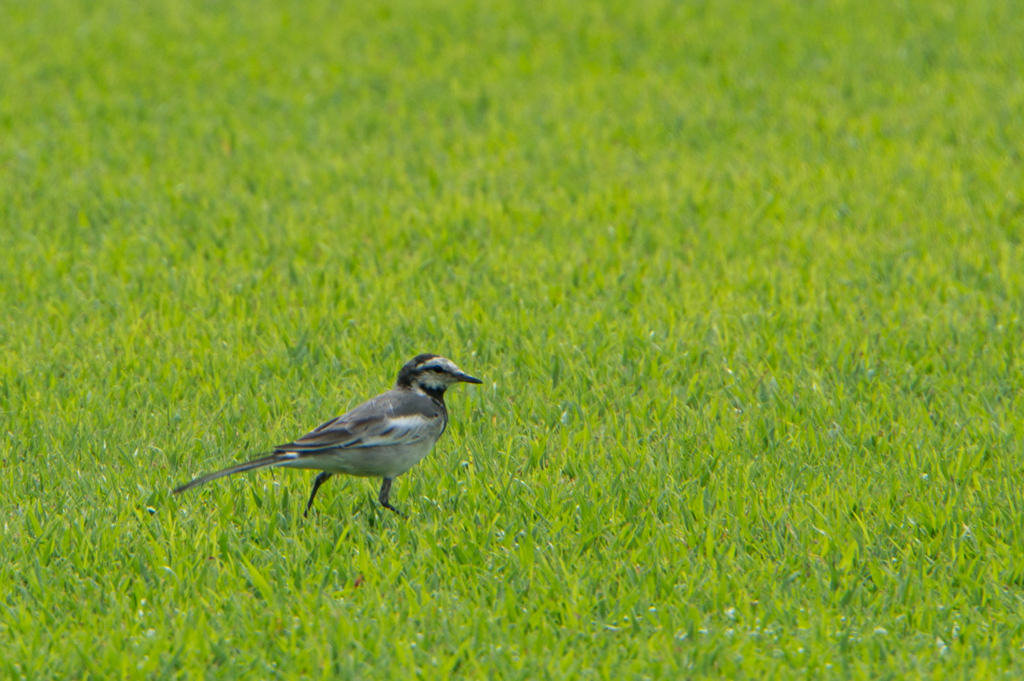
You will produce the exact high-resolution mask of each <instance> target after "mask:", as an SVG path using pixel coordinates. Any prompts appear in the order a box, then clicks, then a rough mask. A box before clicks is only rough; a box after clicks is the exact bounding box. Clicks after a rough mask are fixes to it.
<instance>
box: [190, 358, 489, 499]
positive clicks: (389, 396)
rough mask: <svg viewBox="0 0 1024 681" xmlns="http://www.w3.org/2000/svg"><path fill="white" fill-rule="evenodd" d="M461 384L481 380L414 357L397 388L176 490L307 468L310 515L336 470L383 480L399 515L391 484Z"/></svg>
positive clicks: (436, 430) (423, 451)
mask: <svg viewBox="0 0 1024 681" xmlns="http://www.w3.org/2000/svg"><path fill="white" fill-rule="evenodd" d="M460 382H461V383H482V381H481V380H480V379H479V378H473V377H472V376H470V375H468V374H466V373H465V372H463V371H462V369H460V368H459V367H457V366H455V363H454V362H452V361H451V360H450V359H446V358H444V357H441V356H439V355H431V354H422V355H416V356H415V357H413V358H412V359H411V360H409V361H408V362H406V364H405V366H403V367H402V369H401V371H399V372H398V380H397V381H396V382H395V387H393V388H392V389H391V390H389V391H387V392H386V393H383V394H381V395H378V396H377V397H374V398H373V399H371V400H367V401H366V402H363V403H362V404H360V405H359V406H358V407H356V408H355V409H353V410H352V411H349V412H347V413H345V414H342V415H341V416H339V417H338V418H336V419H332V420H330V421H327V422H326V423H323V424H321V425H319V426H317V427H316V428H315V429H313V430H312V431H310V432H309V433H306V434H305V435H303V436H302V437H300V438H299V439H298V440H295V441H294V442H289V443H287V444H283V445H280V446H279V447H275V448H274V451H273V452H272V453H271V454H270V455H269V456H265V457H263V458H260V459H254V460H253V461H247V462H246V463H241V464H238V465H237V466H232V467H231V468H225V469H224V470H221V471H217V472H216V473H210V474H208V475H204V476H202V477H200V478H196V479H195V480H193V481H192V482H190V483H188V484H185V485H182V486H181V487H178V488H177V489H175V490H174V493H175V494H181V493H182V492H184V491H185V490H189V489H192V488H193V487H198V486H199V485H202V484H203V483H204V482H209V481H210V480H216V479H217V478H222V477H224V476H225V475H231V474H233V473H241V472H243V471H251V470H255V469H257V468H268V467H270V466H282V467H285V468H306V469H312V470H319V471H322V473H320V475H318V476H316V478H315V479H314V480H313V491H312V492H311V493H310V495H309V502H307V503H306V512H305V514H304V515H307V516H308V515H309V509H310V508H312V507H313V499H314V498H316V493H317V491H319V489H320V485H322V484H324V483H325V482H327V480H328V479H329V478H330V477H331V476H332V475H335V474H336V473H345V474H346V475H355V476H358V477H363V478H383V479H384V482H383V484H382V485H381V488H380V494H379V495H378V496H377V500H378V501H380V504H381V506H383V507H384V508H387V509H390V510H392V511H394V512H395V513H398V515H402V514H401V512H400V511H399V510H398V509H397V508H395V507H394V506H392V505H391V503H390V502H389V501H388V498H389V495H390V494H391V483H392V482H394V479H395V478H397V477H398V476H399V475H401V474H402V473H405V472H406V471H407V470H409V469H410V468H412V467H413V466H415V465H416V464H417V463H419V462H420V460H421V459H422V458H423V457H425V456H426V455H427V454H429V453H430V450H431V449H433V447H434V443H435V442H437V439H438V438H439V437H441V433H443V432H444V431H445V428H447V427H448V409H447V408H446V407H445V404H444V391H445V390H447V389H448V388H449V387H451V386H452V385H453V384H455V383H460Z"/></svg>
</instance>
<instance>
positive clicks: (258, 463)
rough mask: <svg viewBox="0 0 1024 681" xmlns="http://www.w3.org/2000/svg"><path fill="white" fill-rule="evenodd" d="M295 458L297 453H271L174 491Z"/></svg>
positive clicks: (179, 491) (188, 488)
mask: <svg viewBox="0 0 1024 681" xmlns="http://www.w3.org/2000/svg"><path fill="white" fill-rule="evenodd" d="M294 458H295V455H294V454H292V453H290V452H288V453H278V454H271V455H270V456H265V457H263V458H262V459H253V460H252V461H246V462H245V463H240V464H238V465H237V466H232V467H231V468H225V469H224V470H221V471H217V472H216V473H207V474H206V475H204V476H202V477H199V478H196V479H195V480H193V481H192V482H189V483H186V484H184V485H182V486H181V487H178V488H177V489H175V490H174V493H175V494H181V493H182V492H184V491H186V490H190V489H192V488H193V487H198V486H199V485H202V484H203V483H207V482H210V481H211V480H216V479H217V478H223V477H224V476H225V475H233V474H235V473H244V472H245V471H251V470H255V469H257V468H267V467H268V466H276V465H277V464H279V463H283V462H285V461H291V460H292V459H294Z"/></svg>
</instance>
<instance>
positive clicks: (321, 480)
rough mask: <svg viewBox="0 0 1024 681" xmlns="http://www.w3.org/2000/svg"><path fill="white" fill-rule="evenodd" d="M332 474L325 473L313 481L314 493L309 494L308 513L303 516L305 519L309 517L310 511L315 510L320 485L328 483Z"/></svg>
mask: <svg viewBox="0 0 1024 681" xmlns="http://www.w3.org/2000/svg"><path fill="white" fill-rule="evenodd" d="M331 475H332V474H331V473H328V472H327V471H324V472H323V473H321V474H320V475H318V476H316V480H314V481H313V491H312V492H310V493H309V502H308V503H307V504H306V512H305V513H303V514H302V517H303V518H308V517H309V509H311V508H313V499H315V498H316V493H317V491H318V490H319V489H320V485H322V484H324V483H325V482H327V479H328V478H330V477H331Z"/></svg>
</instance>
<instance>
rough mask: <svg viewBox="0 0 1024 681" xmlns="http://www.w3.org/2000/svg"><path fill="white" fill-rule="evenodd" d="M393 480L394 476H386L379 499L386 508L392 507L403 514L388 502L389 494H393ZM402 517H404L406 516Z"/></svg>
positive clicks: (391, 508) (399, 513)
mask: <svg viewBox="0 0 1024 681" xmlns="http://www.w3.org/2000/svg"><path fill="white" fill-rule="evenodd" d="M393 481H394V478H384V483H383V484H382V485H381V486H380V494H379V495H378V496H377V501H379V502H380V505H381V506H383V507H384V508H387V509H390V510H392V511H394V512H395V513H397V514H398V515H402V512H401V511H399V510H398V509H397V508H395V507H394V506H392V505H391V504H389V503H388V496H389V495H390V494H391V483H392V482H393ZM402 517H403V518H404V517H405V516H402Z"/></svg>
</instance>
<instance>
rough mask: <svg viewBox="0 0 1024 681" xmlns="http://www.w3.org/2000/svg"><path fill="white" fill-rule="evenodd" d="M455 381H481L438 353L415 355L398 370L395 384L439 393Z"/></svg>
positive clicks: (442, 392)
mask: <svg viewBox="0 0 1024 681" xmlns="http://www.w3.org/2000/svg"><path fill="white" fill-rule="evenodd" d="M455 383H483V381H481V380H480V379H479V378H473V377H472V376H470V375H469V374H467V373H465V372H464V371H463V370H462V369H460V368H459V367H457V366H455V362H453V361H451V360H450V359H446V358H444V357H441V356H439V355H431V354H423V355H416V356H415V357H413V358H412V359H410V360H409V361H408V362H406V363H405V366H403V367H402V370H401V371H399V372H398V381H397V382H396V385H398V386H400V387H404V388H419V389H421V390H423V391H424V392H427V393H441V394H444V391H445V390H447V389H448V388H449V386H451V385H453V384H455Z"/></svg>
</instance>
